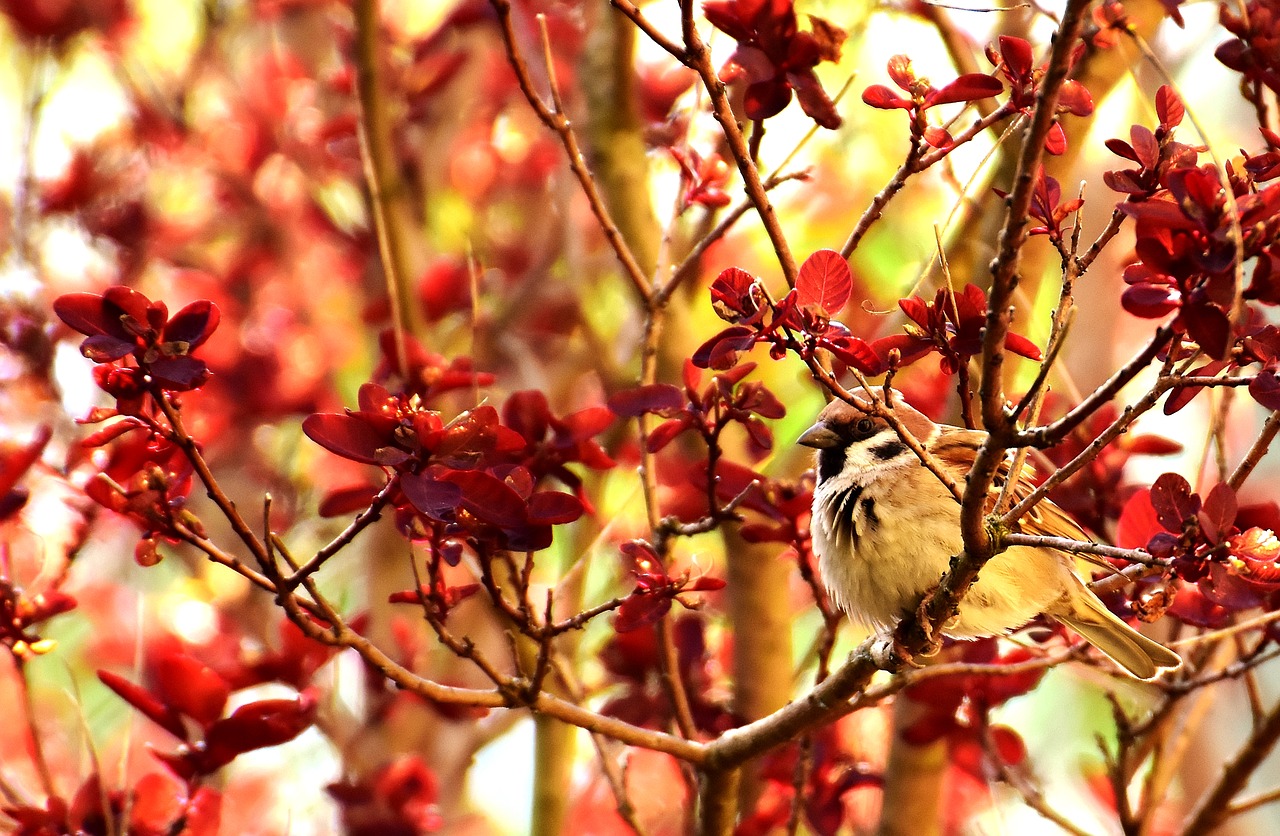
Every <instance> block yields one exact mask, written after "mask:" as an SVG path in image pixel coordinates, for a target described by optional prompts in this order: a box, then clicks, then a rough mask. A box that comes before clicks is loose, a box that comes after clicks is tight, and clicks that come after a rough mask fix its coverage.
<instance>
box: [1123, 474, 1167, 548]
mask: <svg viewBox="0 0 1280 836" xmlns="http://www.w3.org/2000/svg"><path fill="white" fill-rule="evenodd" d="M1160 531H1161V525H1160V520H1159V518H1158V517H1157V516H1156V509H1155V507H1153V506H1152V504H1151V492H1150V491H1149V490H1147V489H1145V488H1143V489H1142V490H1139V491H1138V492H1137V493H1135V494H1134V495H1133V496H1131V497H1129V501H1128V502H1126V503H1125V504H1124V509H1123V510H1122V511H1121V512H1120V521H1119V523H1117V524H1116V545H1117V546H1119V547H1120V548H1122V549H1142V548H1146V545H1147V542H1148V541H1150V540H1151V537H1152V535H1154V534H1157V533H1159V532H1160Z"/></svg>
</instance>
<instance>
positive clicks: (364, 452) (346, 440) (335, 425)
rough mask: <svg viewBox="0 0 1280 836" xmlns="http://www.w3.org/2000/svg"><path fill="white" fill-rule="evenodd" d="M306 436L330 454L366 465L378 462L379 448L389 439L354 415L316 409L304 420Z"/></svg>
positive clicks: (385, 444)
mask: <svg viewBox="0 0 1280 836" xmlns="http://www.w3.org/2000/svg"><path fill="white" fill-rule="evenodd" d="M302 431H303V432H304V433H306V436H307V438H309V439H311V440H312V441H314V442H315V443H316V444H319V445H320V446H321V447H323V448H324V449H326V450H328V451H329V452H330V453H334V454H336V455H339V456H342V458H344V459H351V460H352V461H356V462H362V463H364V464H379V460H378V450H379V449H380V448H382V447H385V446H387V444H388V440H387V439H386V438H384V437H383V435H382V434H381V433H379V432H377V431H376V430H375V429H374V428H373V427H372V426H370V425H369V424H368V423H366V422H364V421H362V420H360V419H359V418H357V417H356V416H354V415H342V414H339V413H336V412H317V413H315V414H313V415H308V416H307V417H306V418H305V419H303V421H302Z"/></svg>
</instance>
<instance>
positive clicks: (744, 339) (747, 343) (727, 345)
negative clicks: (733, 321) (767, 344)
mask: <svg viewBox="0 0 1280 836" xmlns="http://www.w3.org/2000/svg"><path fill="white" fill-rule="evenodd" d="M755 344H756V332H755V331H754V330H752V329H751V328H748V327H747V326H745V325H734V326H732V327H730V328H726V329H724V330H723V331H721V332H720V333H719V334H716V335H715V336H714V337H712V338H711V339H709V340H707V341H706V342H705V343H703V344H702V345H700V346H698V350H697V351H695V352H694V353H693V358H692V359H693V363H694V365H695V366H697V367H698V368H702V369H708V368H710V369H727V368H729V367H730V366H732V365H733V364H734V363H737V362H738V355H739V354H741V353H742V352H744V351H746V350H748V349H750V348H751V347H752V346H753V345H755Z"/></svg>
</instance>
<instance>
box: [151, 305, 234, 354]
mask: <svg viewBox="0 0 1280 836" xmlns="http://www.w3.org/2000/svg"><path fill="white" fill-rule="evenodd" d="M220 319H221V312H220V311H219V310H218V306H217V305H215V304H213V303H212V302H210V301H208V300H207V299H201V300H199V301H197V302H192V303H191V304H190V305H187V306H186V307H185V308H183V309H182V310H180V311H178V312H177V313H176V314H174V315H173V318H172V319H170V320H169V322H168V324H167V325H165V327H164V338H165V340H166V341H171V340H179V341H181V342H185V343H189V344H190V347H191V348H195V347H197V346H199V345H200V344H202V343H203V342H204V341H205V340H207V339H209V336H210V335H211V334H213V332H214V331H215V330H216V329H217V327H218V321H219V320H220Z"/></svg>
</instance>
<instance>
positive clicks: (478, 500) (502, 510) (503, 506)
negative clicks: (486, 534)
mask: <svg viewBox="0 0 1280 836" xmlns="http://www.w3.org/2000/svg"><path fill="white" fill-rule="evenodd" d="M441 479H442V480H443V481H446V482H452V483H453V484H455V485H457V486H458V487H459V488H461V489H462V502H461V504H462V507H463V508H465V509H466V510H467V511H468V512H470V513H471V514H472V515H473V516H474V517H475V518H476V519H478V520H480V521H481V522H486V523H489V524H490V525H496V526H498V527H499V528H515V527H518V526H522V525H524V524H525V502H524V500H523V499H521V498H520V494H518V493H516V492H515V491H514V490H512V488H511V487H510V486H508V485H507V484H506V483H505V482H503V481H502V480H500V479H498V478H496V477H494V476H491V475H490V474H488V473H485V472H483V471H479V470H454V471H451V472H449V473H447V474H445V475H444V476H442V477H441Z"/></svg>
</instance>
